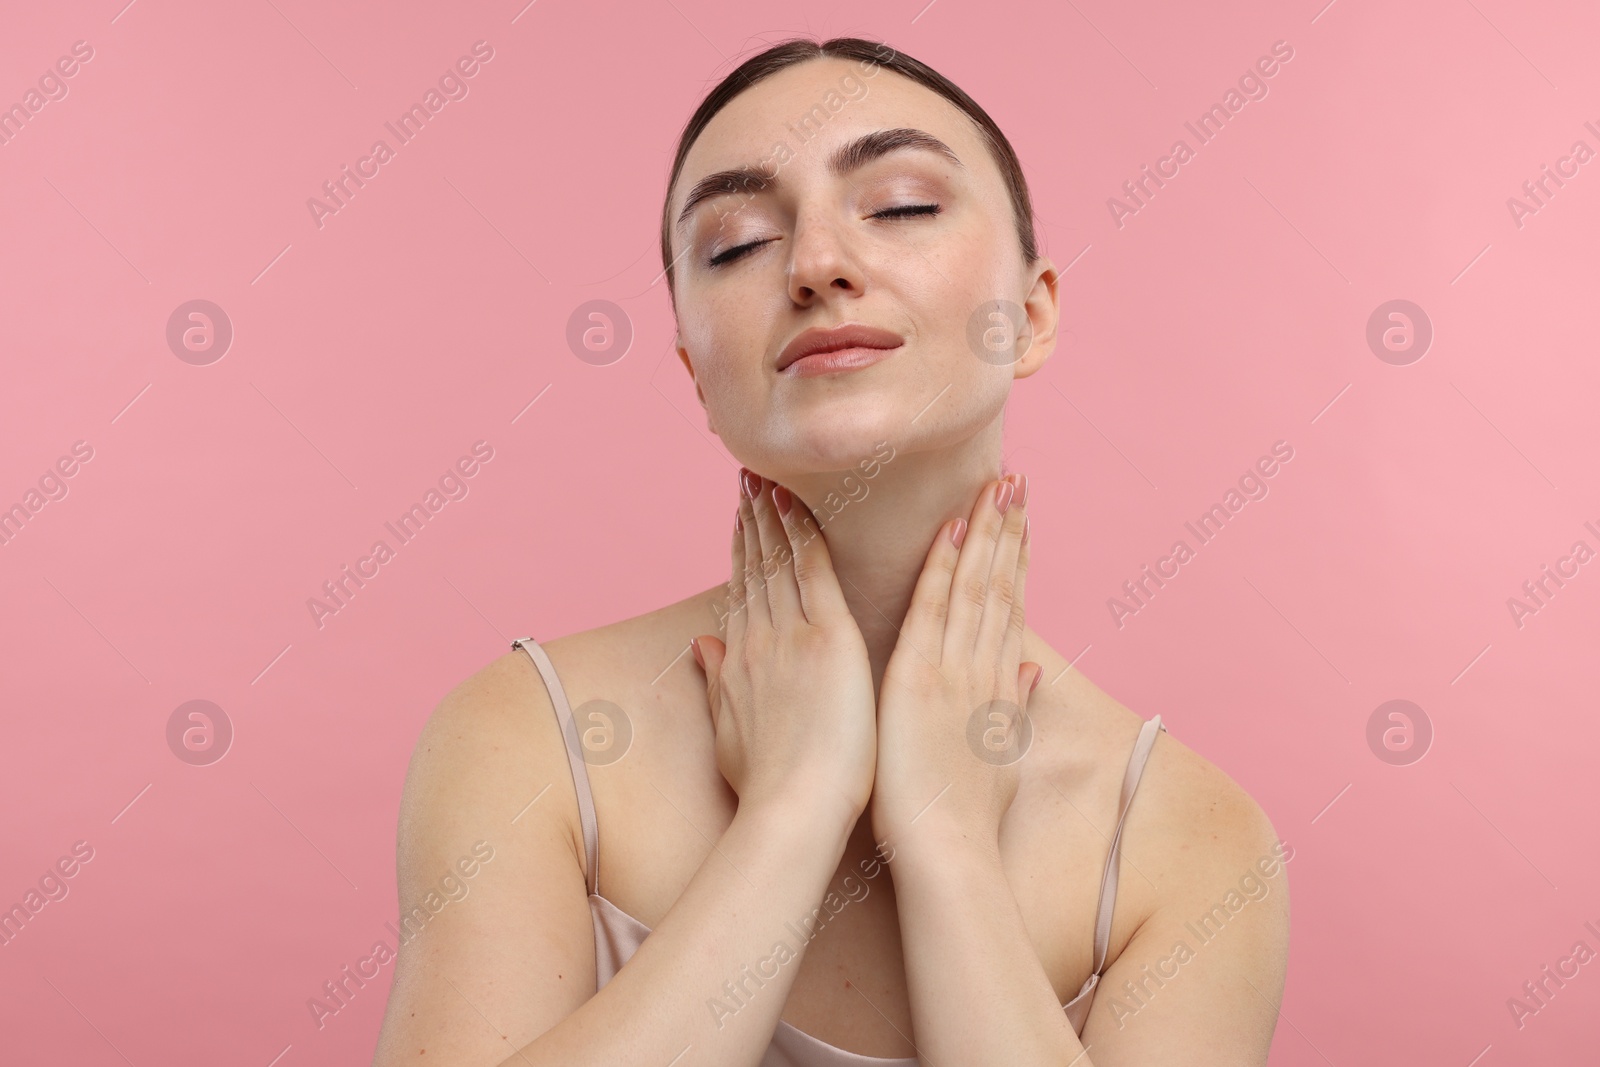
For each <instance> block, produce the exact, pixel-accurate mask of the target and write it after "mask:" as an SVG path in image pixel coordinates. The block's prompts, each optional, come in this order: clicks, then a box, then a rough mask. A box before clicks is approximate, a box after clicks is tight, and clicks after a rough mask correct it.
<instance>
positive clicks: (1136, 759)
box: [1094, 715, 1166, 974]
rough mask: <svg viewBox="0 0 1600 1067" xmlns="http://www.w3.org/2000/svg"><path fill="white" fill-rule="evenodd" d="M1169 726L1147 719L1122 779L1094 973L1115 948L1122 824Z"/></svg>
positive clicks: (1104, 878)
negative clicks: (1113, 927)
mask: <svg viewBox="0 0 1600 1067" xmlns="http://www.w3.org/2000/svg"><path fill="white" fill-rule="evenodd" d="M1165 729H1166V727H1165V726H1162V725H1161V716H1160V715H1157V716H1156V717H1155V718H1153V719H1150V720H1147V721H1146V722H1145V724H1144V725H1143V726H1141V727H1139V739H1138V740H1137V741H1135V742H1134V743H1133V754H1132V755H1130V756H1129V757H1128V769H1127V771H1126V772H1125V773H1124V774H1123V776H1122V799H1121V800H1120V801H1119V802H1118V805H1117V830H1116V833H1114V834H1112V835H1111V852H1110V854H1109V855H1107V856H1106V869H1105V872H1104V873H1103V874H1101V875H1100V911H1099V913H1098V914H1097V915H1096V917H1095V923H1094V973H1095V974H1099V973H1100V972H1101V971H1102V970H1103V969H1104V968H1105V965H1106V951H1107V950H1108V949H1109V948H1110V946H1111V916H1112V913H1113V912H1115V911H1116V908H1117V874H1118V871H1119V869H1120V868H1121V866H1122V864H1121V862H1120V861H1121V859H1122V825H1123V823H1124V822H1126V821H1127V818H1128V809H1129V808H1131V807H1133V794H1134V791H1135V790H1137V789H1138V788H1139V779H1140V778H1141V777H1143V775H1144V764H1145V761H1146V760H1147V759H1149V758H1150V749H1151V748H1153V747H1154V746H1155V743H1156V734H1157V733H1159V732H1160V731H1162V730H1165Z"/></svg>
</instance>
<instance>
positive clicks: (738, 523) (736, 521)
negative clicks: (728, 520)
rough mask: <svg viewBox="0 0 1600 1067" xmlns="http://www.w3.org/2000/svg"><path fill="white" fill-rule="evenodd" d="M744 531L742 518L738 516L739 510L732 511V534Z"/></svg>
mask: <svg viewBox="0 0 1600 1067" xmlns="http://www.w3.org/2000/svg"><path fill="white" fill-rule="evenodd" d="M742 529H744V517H743V516H741V515H740V514H739V509H738V508H734V509H733V532H734V533H738V532H739V531H740V530H742Z"/></svg>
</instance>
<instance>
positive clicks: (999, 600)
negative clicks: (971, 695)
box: [974, 474, 1028, 677]
mask: <svg viewBox="0 0 1600 1067" xmlns="http://www.w3.org/2000/svg"><path fill="white" fill-rule="evenodd" d="M1007 477H1008V478H1009V479H1010V481H1009V482H1008V483H1007V484H1009V485H1011V486H1012V494H1011V500H1010V504H1009V506H1008V507H1007V508H1006V511H1005V514H1004V515H1003V516H1002V519H1001V524H1000V535H999V540H998V542H997V543H996V544H995V550H994V561H993V562H992V564H991V565H990V567H989V595H988V598H987V599H986V600H985V602H984V605H983V618H982V619H981V620H979V622H978V641H977V648H976V649H975V650H974V655H976V657H977V658H978V660H979V661H980V662H992V663H996V664H999V665H1000V667H1002V668H1004V669H1003V670H1002V673H1001V677H1006V676H1007V675H1009V673H1010V664H1011V663H1014V662H1015V660H1009V661H1008V660H1006V659H1005V658H1004V654H1005V653H1006V652H1007V651H1008V649H1007V647H1006V646H1007V642H1008V640H1009V639H1010V637H1011V634H1012V630H1013V629H1014V628H1016V627H1017V623H1018V621H1019V620H1018V618H1017V615H1018V612H1017V608H1018V605H1019V603H1020V601H1021V599H1022V576H1021V575H1020V574H1019V573H1018V567H1017V562H1018V553H1019V550H1020V548H1021V546H1022V523H1023V519H1024V518H1025V517H1026V516H1027V508H1026V506H1025V505H1024V504H1023V500H1024V498H1026V496H1027V495H1028V480H1027V478H1025V477H1024V476H1023V475H1020V474H1017V475H1008V476H1007ZM1016 654H1018V655H1020V654H1021V650H1020V645H1019V646H1018V648H1017V650H1016Z"/></svg>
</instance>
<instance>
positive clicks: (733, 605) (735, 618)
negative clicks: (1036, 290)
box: [722, 493, 750, 654]
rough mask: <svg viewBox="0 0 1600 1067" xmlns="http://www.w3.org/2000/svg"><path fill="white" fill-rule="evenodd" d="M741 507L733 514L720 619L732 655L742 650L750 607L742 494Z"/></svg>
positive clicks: (740, 496) (742, 496)
mask: <svg viewBox="0 0 1600 1067" xmlns="http://www.w3.org/2000/svg"><path fill="white" fill-rule="evenodd" d="M739 503H740V505H741V507H738V508H735V509H734V512H733V537H732V539H731V540H732V541H733V547H732V549H731V550H730V552H729V561H728V611H727V614H725V615H724V616H723V617H722V627H723V632H722V639H723V640H724V641H725V642H726V643H727V647H728V648H730V649H732V650H733V652H734V654H738V652H739V650H741V649H742V648H744V632H745V627H746V626H747V625H748V624H749V619H750V614H749V613H750V605H749V603H748V602H747V599H746V594H745V584H744V572H745V550H744V536H745V535H744V522H743V518H744V516H743V514H742V510H743V509H742V505H743V504H744V494H743V493H741V494H740V495H739Z"/></svg>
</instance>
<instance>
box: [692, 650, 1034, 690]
mask: <svg viewBox="0 0 1600 1067" xmlns="http://www.w3.org/2000/svg"><path fill="white" fill-rule="evenodd" d="M699 655H700V653H699V652H696V653H695V656H696V658H698V657H699ZM700 666H702V667H704V666H705V664H704V663H702V664H700ZM1043 677H1044V670H1043V669H1040V670H1037V671H1035V672H1034V674H1033V684H1032V685H1030V686H1028V692H1029V693H1030V694H1031V693H1032V692H1033V691H1034V690H1035V689H1037V688H1039V679H1040V678H1043Z"/></svg>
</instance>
